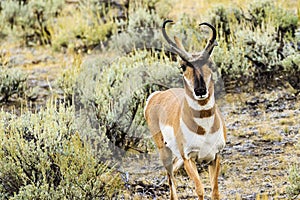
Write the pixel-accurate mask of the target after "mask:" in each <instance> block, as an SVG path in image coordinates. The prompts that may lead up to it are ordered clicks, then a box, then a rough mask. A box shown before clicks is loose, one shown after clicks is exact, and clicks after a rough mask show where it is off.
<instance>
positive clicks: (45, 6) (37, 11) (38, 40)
mask: <svg viewBox="0 0 300 200" xmlns="http://www.w3.org/2000/svg"><path fill="white" fill-rule="evenodd" d="M64 2H65V1H64V0H54V1H53V0H46V1H43V0H37V1H16V0H7V1H3V3H2V5H1V6H2V11H1V12H0V19H1V21H2V22H3V23H5V24H7V25H9V26H7V27H10V30H9V29H7V30H6V32H7V33H9V34H14V35H16V36H17V37H20V38H22V39H23V40H24V41H25V43H26V44H27V45H36V44H40V45H45V44H51V37H52V35H51V28H50V22H51V20H53V18H54V17H56V16H58V15H59V13H60V11H61V9H62V6H63V5H64Z"/></svg>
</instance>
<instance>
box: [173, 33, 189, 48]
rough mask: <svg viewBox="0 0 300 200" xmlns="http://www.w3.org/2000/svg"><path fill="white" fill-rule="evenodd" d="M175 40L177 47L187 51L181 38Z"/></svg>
mask: <svg viewBox="0 0 300 200" xmlns="http://www.w3.org/2000/svg"><path fill="white" fill-rule="evenodd" d="M174 40H175V43H176V45H177V47H178V48H179V49H181V50H184V51H186V50H185V49H184V46H183V45H182V43H181V41H180V40H179V38H178V37H177V36H174Z"/></svg>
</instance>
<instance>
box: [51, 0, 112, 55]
mask: <svg viewBox="0 0 300 200" xmlns="http://www.w3.org/2000/svg"><path fill="white" fill-rule="evenodd" d="M110 8H111V9H110ZM112 10H113V9H112V7H110V6H109V5H108V4H105V3H103V4H102V3H99V1H95V0H89V1H80V2H79V5H78V7H77V8H75V7H71V8H69V7H65V10H64V13H63V14H61V15H60V16H59V17H58V18H57V20H56V22H53V24H52V29H53V48H54V50H61V48H66V49H71V50H75V51H76V52H81V51H83V52H87V51H89V50H91V49H93V48H95V47H96V46H100V47H103V45H104V43H107V40H108V39H109V38H110V37H111V35H112V34H113V33H114V32H115V30H116V28H117V24H116V23H114V18H113V16H114V13H113V12H110V11H112ZM74 19H76V20H74ZM70 22H72V26H70ZM101 45H102V46H101Z"/></svg>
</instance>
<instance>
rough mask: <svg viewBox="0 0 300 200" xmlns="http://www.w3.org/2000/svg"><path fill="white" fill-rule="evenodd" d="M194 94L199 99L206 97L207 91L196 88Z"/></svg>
mask: <svg viewBox="0 0 300 200" xmlns="http://www.w3.org/2000/svg"><path fill="white" fill-rule="evenodd" d="M194 92H195V95H196V96H198V97H199V96H204V95H206V89H205V88H195V89H194Z"/></svg>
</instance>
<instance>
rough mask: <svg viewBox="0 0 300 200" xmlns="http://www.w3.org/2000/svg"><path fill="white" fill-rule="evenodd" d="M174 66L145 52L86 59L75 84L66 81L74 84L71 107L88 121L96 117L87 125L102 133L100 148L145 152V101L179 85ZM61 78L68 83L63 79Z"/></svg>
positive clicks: (174, 64)
mask: <svg viewBox="0 0 300 200" xmlns="http://www.w3.org/2000/svg"><path fill="white" fill-rule="evenodd" d="M178 66H179V64H178V63H177V62H172V61H170V60H169V59H168V58H167V57H166V56H165V55H164V54H151V53H149V52H147V51H137V52H134V53H131V54H129V55H128V56H123V57H120V58H118V59H115V60H113V61H111V60H109V58H90V59H87V60H86V61H84V62H83V64H82V66H81V68H80V71H79V72H80V73H78V74H77V75H76V77H77V79H76V81H75V82H73V81H70V82H73V84H74V85H73V86H72V87H71V88H73V94H77V95H76V98H75V102H74V104H75V105H80V106H81V108H82V110H83V112H86V113H87V118H88V119H94V118H97V121H96V122H95V121H92V122H91V123H92V126H95V127H97V128H98V132H99V133H101V134H102V136H101V137H102V138H101V139H100V140H101V141H102V142H101V144H102V145H103V146H105V145H110V147H111V150H112V151H115V150H119V149H120V148H121V149H125V150H129V149H131V148H134V149H140V150H141V151H147V148H149V147H152V142H151V140H149V139H146V138H149V135H148V130H147V128H146V126H145V120H144V117H143V108H144V105H145V101H146V98H147V97H148V96H149V94H150V93H152V92H153V91H156V90H160V89H163V90H165V89H167V88H169V87H176V86H177V87H178V86H180V85H181V84H182V82H181V77H180V75H179V70H178ZM69 70H71V71H72V69H71V68H70V69H69ZM63 79H66V80H65V82H68V77H67V76H65V77H63ZM63 90H64V89H63ZM92 137H93V136H90V139H91V138H92ZM105 138H106V142H105V140H104V139H105ZM91 140H93V141H95V139H91ZM96 140H97V139H96ZM97 143H98V142H97ZM98 148H100V149H101V147H99V146H98ZM102 149H105V148H102Z"/></svg>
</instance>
